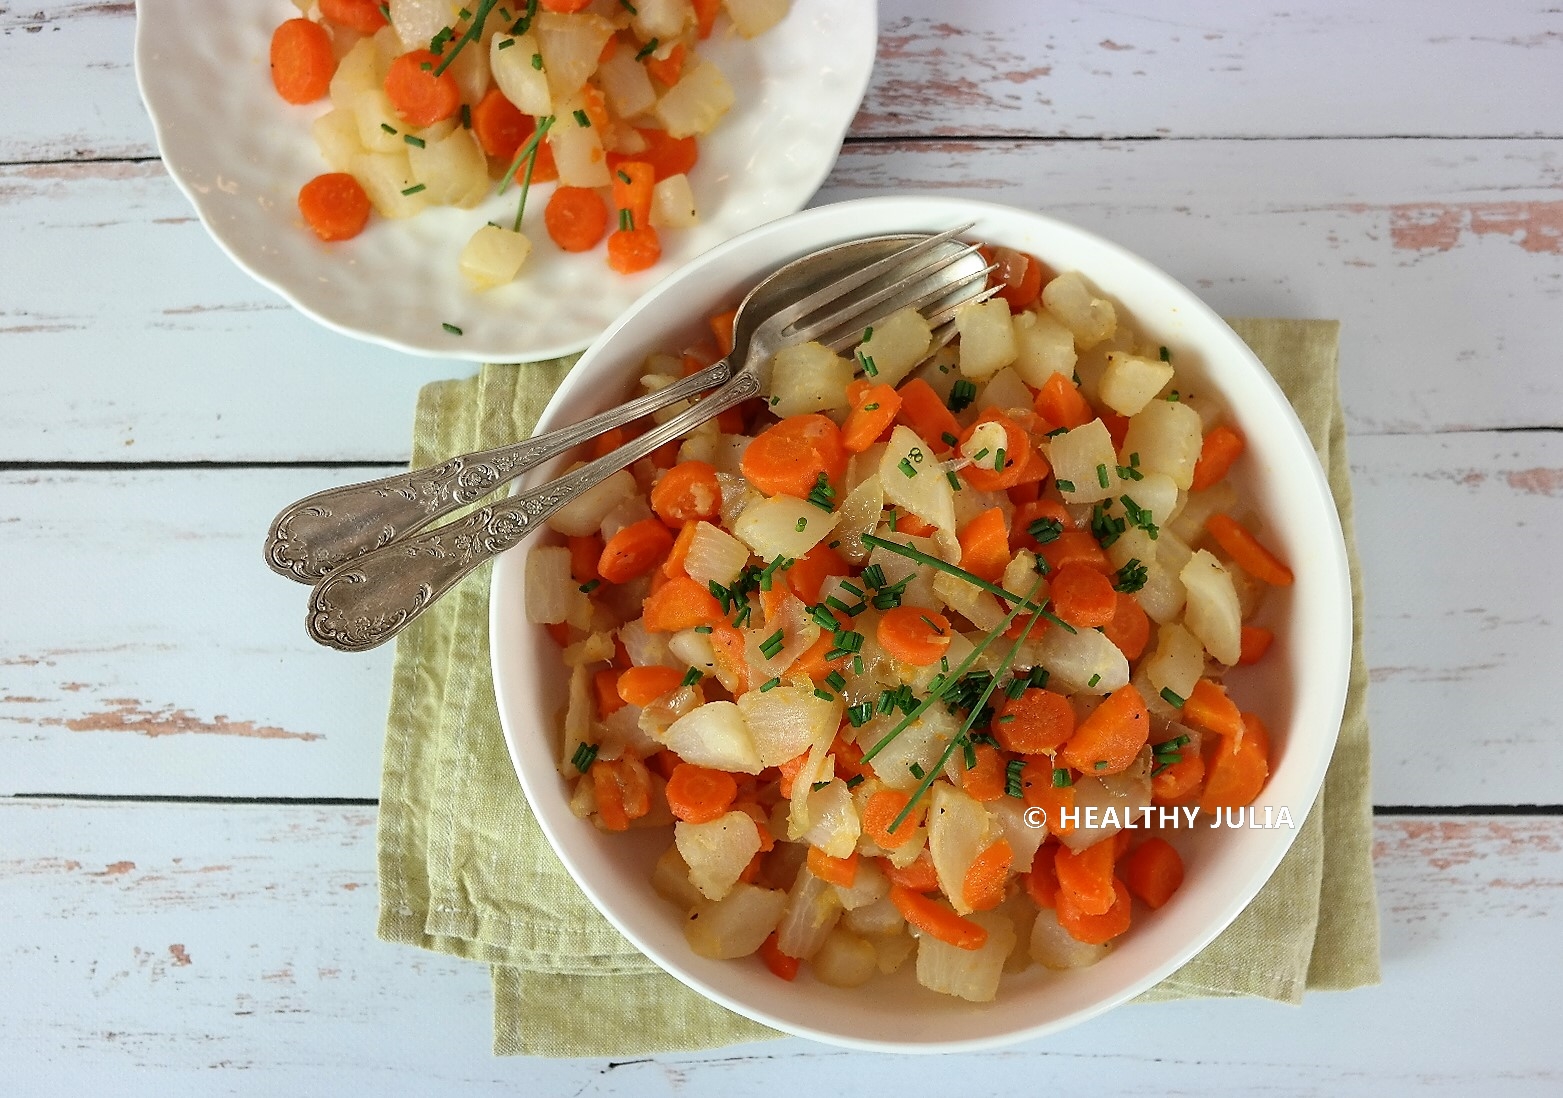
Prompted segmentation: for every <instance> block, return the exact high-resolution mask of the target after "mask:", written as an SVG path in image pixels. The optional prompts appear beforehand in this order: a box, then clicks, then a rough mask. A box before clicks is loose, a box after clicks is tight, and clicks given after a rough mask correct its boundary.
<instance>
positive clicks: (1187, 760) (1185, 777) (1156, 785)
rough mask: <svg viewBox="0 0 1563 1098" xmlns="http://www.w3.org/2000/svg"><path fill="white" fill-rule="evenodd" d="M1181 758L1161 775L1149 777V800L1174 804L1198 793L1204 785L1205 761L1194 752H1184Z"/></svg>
mask: <svg viewBox="0 0 1563 1098" xmlns="http://www.w3.org/2000/svg"><path fill="white" fill-rule="evenodd" d="M1181 754H1182V757H1181V758H1180V759H1179V760H1178V761H1177V762H1175V763H1173V764H1172V765H1170V766H1168V767H1167V768H1166V769H1165V770H1162V769H1161V767H1157V768H1156V769H1157V770H1161V773H1159V774H1154V775H1153V776H1152V777H1151V800H1153V801H1155V802H1156V803H1157V804H1174V803H1177V802H1180V801H1183V800H1184V799H1186V798H1188V797H1189V796H1190V795H1192V794H1196V793H1198V792H1199V790H1200V788H1201V786H1203V785H1204V783H1205V759H1204V757H1203V756H1202V755H1200V754H1199V753H1198V752H1196V751H1184V752H1182V753H1181Z"/></svg>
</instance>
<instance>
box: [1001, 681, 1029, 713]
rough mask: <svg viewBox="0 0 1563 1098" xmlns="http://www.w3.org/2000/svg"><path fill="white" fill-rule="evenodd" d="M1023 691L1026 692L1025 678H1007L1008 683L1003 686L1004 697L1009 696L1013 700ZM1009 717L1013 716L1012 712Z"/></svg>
mask: <svg viewBox="0 0 1563 1098" xmlns="http://www.w3.org/2000/svg"><path fill="white" fill-rule="evenodd" d="M1025 692H1026V680H1025V679H1010V680H1009V684H1008V685H1007V686H1005V687H1004V695H1005V697H1007V698H1009V699H1010V700H1011V701H1014V700H1015V699H1016V698H1018V697H1020V696H1021V695H1022V694H1024V693H1025ZM1011 717H1013V714H1011Z"/></svg>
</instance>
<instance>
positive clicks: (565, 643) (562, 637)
mask: <svg viewBox="0 0 1563 1098" xmlns="http://www.w3.org/2000/svg"><path fill="white" fill-rule="evenodd" d="M543 628H544V629H546V630H547V631H548V635H549V636H550V637H552V638H553V641H554V643H555V644H557V645H558V646H559V647H560V648H568V647H569V646H570V623H569V622H565V621H560V622H555V623H553V624H552V625H545V626H543Z"/></svg>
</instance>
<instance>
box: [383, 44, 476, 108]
mask: <svg viewBox="0 0 1563 1098" xmlns="http://www.w3.org/2000/svg"><path fill="white" fill-rule="evenodd" d="M439 63H440V59H439V57H438V56H436V55H435V54H433V53H430V52H429V51H428V50H412V51H410V52H408V53H404V54H402V55H401V56H400V57H398V58H397V59H396V60H395V61H392V62H391V67H390V68H389V69H387V70H386V73H385V94H386V97H387V98H388V99H390V101H391V106H392V107H393V108H394V109H395V111H396V115H397V117H398V118H400V119H401V120H402V121H403V122H405V123H407V124H408V125H409V126H432V125H434V123H436V122H440V121H443V120H444V119H447V118H449V117H450V116H451V115H453V114H455V113H456V111H458V110H459V109H460V108H461V88H460V87H459V86H458V85H457V84H456V78H455V77H454V76H452V75H451V74H450V73H449V72H443V73H440V75H438V76H436V75H434V70H435V69H436V68H438V67H439Z"/></svg>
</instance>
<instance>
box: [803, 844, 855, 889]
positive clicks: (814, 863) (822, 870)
mask: <svg viewBox="0 0 1563 1098" xmlns="http://www.w3.org/2000/svg"><path fill="white" fill-rule="evenodd" d="M808 862H809V872H810V873H812V874H814V875H815V876H816V877H818V878H819V879H820V880H822V881H827V882H829V883H830V884H833V885H840V886H841V887H842V888H851V887H852V885H853V882H855V881H856V880H857V864H858V853H857V851H856V850H854V851H853V852H852V853H851V854H848V855H847V856H846V857H845V858H833V857H831V856H830V855H829V854H826V853H825V852H824V851H823V850H821V849H820V848H819V847H817V846H811V847H809V853H808Z"/></svg>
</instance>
